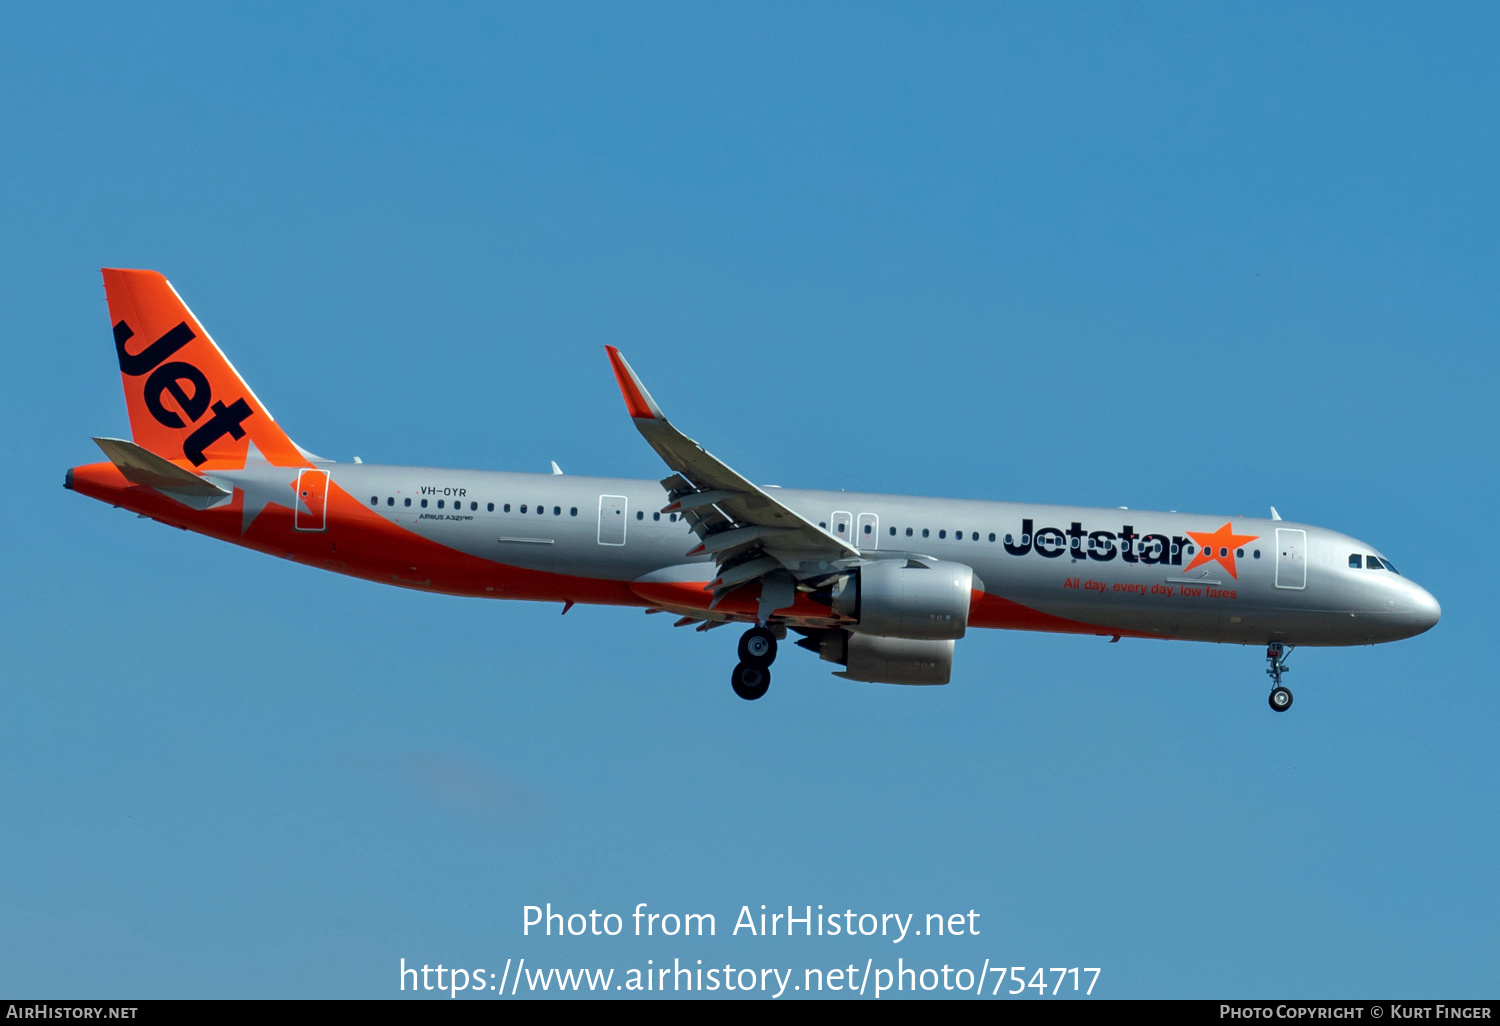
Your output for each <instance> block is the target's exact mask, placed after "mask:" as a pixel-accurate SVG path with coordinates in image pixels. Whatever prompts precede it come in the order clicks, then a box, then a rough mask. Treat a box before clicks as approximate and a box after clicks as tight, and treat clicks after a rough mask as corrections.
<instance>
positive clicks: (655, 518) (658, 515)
mask: <svg viewBox="0 0 1500 1026" xmlns="http://www.w3.org/2000/svg"><path fill="white" fill-rule="evenodd" d="M636 519H637V520H639V519H640V517H637V518H636ZM651 519H652V520H660V519H661V514H660V513H653V514H651Z"/></svg>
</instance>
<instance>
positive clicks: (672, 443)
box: [604, 346, 859, 599]
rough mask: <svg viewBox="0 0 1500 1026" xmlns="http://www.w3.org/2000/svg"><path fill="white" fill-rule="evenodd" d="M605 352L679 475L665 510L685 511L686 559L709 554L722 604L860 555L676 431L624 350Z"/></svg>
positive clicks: (648, 432) (668, 484)
mask: <svg viewBox="0 0 1500 1026" xmlns="http://www.w3.org/2000/svg"><path fill="white" fill-rule="evenodd" d="M604 348H605V351H606V352H608V353H609V361H610V363H611V364H612V365H613V366H614V371H615V380H616V381H618V382H619V384H620V392H621V394H623V395H624V397H625V407H626V409H627V410H629V411H630V418H631V420H633V421H635V426H636V429H637V430H638V431H640V433H641V436H642V437H644V438H645V439H646V441H647V442H648V443H649V444H650V445H651V448H653V449H655V450H656V452H657V455H659V456H661V458H662V459H663V460H664V461H665V462H666V464H667V466H668V467H670V468H672V470H674V471H675V472H676V473H674V474H672V475H671V476H670V477H668V478H666V479H665V480H663V481H662V486H663V487H664V488H666V489H667V493H668V495H669V496H670V497H671V499H672V501H671V502H670V503H668V504H667V505H666V506H665V507H663V509H662V512H663V513H679V514H681V515H682V516H683V517H684V518H685V519H686V520H687V522H688V524H689V525H690V526H691V527H692V529H693V531H694V532H695V533H696V534H697V535H698V537H699V539H700V544H699V545H698V546H697V547H696V548H694V549H692V550H691V551H690V552H688V553H686V555H689V556H692V555H697V554H698V553H700V552H708V553H711V554H712V555H713V557H714V559H715V560H716V561H717V562H718V564H719V567H720V570H721V573H720V575H719V577H718V578H716V579H715V580H714V581H712V582H710V585H709V586H708V587H709V588H710V590H712V591H713V592H714V593H715V596H716V599H717V597H718V596H720V595H722V594H725V593H727V592H728V591H729V590H730V589H732V588H735V587H738V586H739V585H741V584H744V583H747V582H749V581H752V580H755V579H757V578H759V577H762V576H764V575H766V574H767V573H771V572H773V571H777V570H783V569H784V570H790V571H792V572H793V573H794V574H796V575H797V576H807V575H809V574H817V573H826V572H827V571H828V570H830V569H832V566H831V564H832V563H834V562H835V561H837V560H843V559H857V558H858V557H859V550H858V549H855V548H854V547H853V546H851V545H850V544H849V543H848V542H845V541H843V540H841V539H839V538H836V537H834V536H833V535H831V534H829V533H828V532H827V531H826V530H824V529H823V528H821V527H819V526H818V525H817V524H814V523H812V522H811V521H809V520H806V519H805V518H803V517H802V516H801V515H800V514H798V513H796V512H794V511H792V510H790V509H788V508H787V507H786V506H784V505H782V504H781V503H780V502H778V501H777V500H776V498H775V497H774V496H772V495H770V494H769V493H767V492H766V491H764V490H763V489H761V488H758V487H756V486H755V485H754V484H752V483H751V482H750V481H747V480H746V479H745V478H743V477H741V476H740V475H739V474H738V473H736V472H735V471H734V470H733V469H731V468H730V467H729V466H728V465H727V464H725V463H724V462H723V461H722V460H720V459H718V458H717V457H716V456H714V455H712V454H711V453H709V452H708V451H706V450H705V449H704V448H703V447H702V446H701V445H699V444H698V443H697V442H695V441H693V440H692V439H691V438H689V437H688V436H687V435H685V434H683V433H682V432H681V431H678V430H677V428H675V427H673V426H672V423H671V422H670V421H668V420H667V418H666V416H665V415H663V413H662V412H661V407H659V406H657V405H656V401H655V400H654V399H652V398H651V393H649V392H647V391H646V387H645V386H644V385H642V384H641V379H640V378H638V377H636V374H635V371H633V370H631V369H630V364H628V363H626V362H625V357H623V356H621V355H620V351H619V350H618V349H616V348H615V347H614V346H605V347H604Z"/></svg>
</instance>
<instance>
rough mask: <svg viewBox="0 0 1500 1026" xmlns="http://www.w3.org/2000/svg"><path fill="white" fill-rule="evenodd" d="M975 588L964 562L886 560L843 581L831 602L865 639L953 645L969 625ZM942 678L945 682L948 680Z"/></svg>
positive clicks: (834, 588)
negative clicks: (874, 637)
mask: <svg viewBox="0 0 1500 1026" xmlns="http://www.w3.org/2000/svg"><path fill="white" fill-rule="evenodd" d="M973 587H974V571H973V570H971V569H970V568H968V567H966V566H964V565H963V564H962V563H949V562H947V561H945V560H936V559H923V560H918V559H882V560H876V561H875V562H872V563H866V564H864V565H863V566H860V567H858V568H856V569H855V570H854V571H852V572H851V573H847V574H845V575H843V576H842V577H840V578H839V579H838V580H837V581H836V582H834V584H833V586H832V588H831V589H830V591H829V596H828V597H829V604H830V605H831V606H832V607H833V611H834V612H835V613H837V614H838V615H840V616H846V617H849V618H850V619H853V620H856V621H857V623H856V624H854V625H853V626H851V628H850V629H851V630H854V631H857V632H858V633H860V634H874V635H879V636H880V637H882V638H890V639H894V638H908V639H912V640H919V641H951V640H953V639H955V638H961V637H963V636H964V631H965V630H966V629H967V628H968V626H969V598H970V595H971V593H972V591H973ZM950 660H951V654H950ZM945 665H946V664H945ZM943 673H944V676H943V681H941V682H940V683H946V682H947V679H948V678H947V670H944V671H943Z"/></svg>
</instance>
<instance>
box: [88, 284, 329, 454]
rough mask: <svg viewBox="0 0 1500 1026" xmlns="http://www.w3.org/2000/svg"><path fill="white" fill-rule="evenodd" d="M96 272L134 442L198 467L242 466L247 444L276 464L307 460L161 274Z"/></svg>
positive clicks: (248, 447)
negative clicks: (112, 332) (106, 306)
mask: <svg viewBox="0 0 1500 1026" xmlns="http://www.w3.org/2000/svg"><path fill="white" fill-rule="evenodd" d="M103 273H104V294H105V297H106V298H107V299H108V300H109V319H110V322H111V323H112V324H113V325H114V329H115V355H116V356H118V357H119V361H120V378H121V381H122V382H123V383H124V386H125V405H126V407H127V409H128V410H129V412H130V433H131V435H132V437H133V438H134V440H135V442H136V444H137V445H140V446H142V447H144V448H146V449H149V450H151V451H152V452H154V453H156V454H157V455H158V456H163V457H165V458H167V459H169V460H185V461H186V462H188V463H189V464H191V465H192V466H194V467H201V468H203V469H205V470H209V469H213V468H215V467H219V468H228V467H243V466H244V465H245V459H246V457H247V454H248V452H249V449H250V444H251V443H252V442H253V443H255V447H256V449H257V450H259V452H260V454H261V455H262V456H264V457H265V458H266V459H267V460H269V461H270V462H271V463H273V464H275V465H277V466H282V467H286V466H307V465H308V457H307V454H306V453H304V452H303V451H302V450H301V449H299V448H298V447H297V445H296V443H294V442H293V441H292V440H291V439H290V438H288V437H287V435H286V432H284V431H282V430H281V427H280V426H279V425H278V424H277V423H276V421H275V419H274V418H272V416H271V414H270V413H268V412H267V411H266V408H265V407H264V406H262V405H261V402H260V400H259V399H257V398H256V397H255V393H254V392H252V391H251V390H250V386H249V385H247V384H245V382H244V380H243V379H242V378H241V377H240V376H239V373H238V372H237V371H236V370H235V369H234V367H233V366H232V365H231V364H230V363H229V361H228V360H227V359H225V358H224V354H223V353H222V352H220V351H219V347H218V346H216V345H214V340H213V339H211V338H209V336H208V332H207V331H204V330H203V325H202V324H200V323H199V321H198V319H197V318H196V317H194V316H193V313H192V311H191V310H189V309H188V308H187V304H186V303H184V302H183V301H182V298H181V297H180V296H178V295H177V292H176V290H175V289H173V288H172V286H171V284H170V283H169V282H168V281H167V279H166V278H164V277H162V276H161V275H160V274H158V273H157V272H155V271H125V270H117V269H114V268H109V267H106V268H104V272H103Z"/></svg>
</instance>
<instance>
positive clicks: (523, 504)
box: [521, 502, 526, 513]
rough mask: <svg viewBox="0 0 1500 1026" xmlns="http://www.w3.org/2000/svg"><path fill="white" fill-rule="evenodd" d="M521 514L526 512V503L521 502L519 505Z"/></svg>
mask: <svg viewBox="0 0 1500 1026" xmlns="http://www.w3.org/2000/svg"><path fill="white" fill-rule="evenodd" d="M521 512H522V513H525V512H526V503H524V502H523V503H521Z"/></svg>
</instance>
